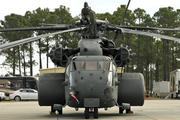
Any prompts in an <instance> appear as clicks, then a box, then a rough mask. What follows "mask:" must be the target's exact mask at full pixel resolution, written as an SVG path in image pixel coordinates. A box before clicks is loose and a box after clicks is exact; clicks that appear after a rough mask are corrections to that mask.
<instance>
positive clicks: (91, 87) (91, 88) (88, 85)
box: [86, 82, 98, 93]
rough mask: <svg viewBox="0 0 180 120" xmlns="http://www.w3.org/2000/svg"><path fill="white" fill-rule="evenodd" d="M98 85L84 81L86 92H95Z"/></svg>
mask: <svg viewBox="0 0 180 120" xmlns="http://www.w3.org/2000/svg"><path fill="white" fill-rule="evenodd" d="M97 89H98V86H97V83H95V82H87V83H86V91H87V92H88V93H94V92H97Z"/></svg>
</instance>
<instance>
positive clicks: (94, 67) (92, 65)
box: [86, 61, 97, 70]
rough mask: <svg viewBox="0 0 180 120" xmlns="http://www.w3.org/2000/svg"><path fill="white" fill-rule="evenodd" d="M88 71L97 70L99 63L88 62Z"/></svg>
mask: <svg viewBox="0 0 180 120" xmlns="http://www.w3.org/2000/svg"><path fill="white" fill-rule="evenodd" d="M86 70H97V61H86Z"/></svg>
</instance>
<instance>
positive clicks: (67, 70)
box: [66, 65, 70, 76]
mask: <svg viewBox="0 0 180 120" xmlns="http://www.w3.org/2000/svg"><path fill="white" fill-rule="evenodd" d="M69 66H70V65H68V67H67V68H66V75H67V76H69V73H70V69H69V68H70V67H69Z"/></svg>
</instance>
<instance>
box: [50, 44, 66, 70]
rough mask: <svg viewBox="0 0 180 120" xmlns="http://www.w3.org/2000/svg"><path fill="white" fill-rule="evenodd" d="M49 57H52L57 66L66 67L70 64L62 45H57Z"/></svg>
mask: <svg viewBox="0 0 180 120" xmlns="http://www.w3.org/2000/svg"><path fill="white" fill-rule="evenodd" d="M47 56H48V57H50V59H51V61H52V62H53V63H54V64H55V65H57V66H61V67H65V66H66V63H67V62H68V57H67V56H66V54H65V52H64V48H62V47H61V46H60V45H55V46H54V47H53V48H52V49H51V51H50V53H49V54H47Z"/></svg>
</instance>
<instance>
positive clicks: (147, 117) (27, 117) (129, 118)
mask: <svg viewBox="0 0 180 120" xmlns="http://www.w3.org/2000/svg"><path fill="white" fill-rule="evenodd" d="M131 109H132V111H133V112H134V113H133V114H126V113H123V114H118V112H119V109H118V107H113V108H109V109H108V110H107V111H105V110H104V109H99V119H100V120H112V119H113V120H180V100H145V103H144V106H142V107H139V106H137V107H131ZM49 111H50V107H40V106H39V105H38V102H37V101H22V102H15V101H14V102H0V120H66V119H68V120H74V119H84V109H83V108H80V109H79V111H75V109H74V108H70V107H65V108H64V109H63V115H59V116H57V115H50V114H49ZM90 119H93V114H90Z"/></svg>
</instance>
